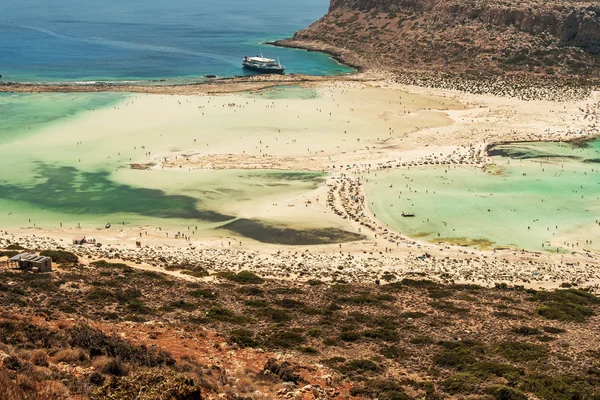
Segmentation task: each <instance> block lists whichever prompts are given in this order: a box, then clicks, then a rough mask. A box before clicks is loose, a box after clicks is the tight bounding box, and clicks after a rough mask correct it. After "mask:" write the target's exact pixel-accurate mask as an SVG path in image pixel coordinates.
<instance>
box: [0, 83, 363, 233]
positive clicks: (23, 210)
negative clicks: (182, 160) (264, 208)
mask: <svg viewBox="0 0 600 400" xmlns="http://www.w3.org/2000/svg"><path fill="white" fill-rule="evenodd" d="M303 93H304V94H306V93H305V92H304V91H302V90H300V89H298V90H293V91H292V93H290V94H289V95H290V96H298V95H300V94H303ZM126 97H127V95H112V94H103V93H87V94H76V95H74V94H64V95H63V94H45V93H44V94H24V95H9V94H7V95H2V96H0V111H2V112H3V113H6V115H7V116H8V117H7V118H0V229H1V228H5V229H6V228H25V227H36V228H50V229H56V228H59V227H62V228H76V227H79V226H80V227H81V228H84V229H95V228H102V227H104V225H105V224H106V223H111V224H113V225H115V226H119V227H123V226H124V227H140V226H153V227H161V228H164V229H169V230H175V231H186V232H187V229H188V227H190V226H191V227H193V229H192V230H195V231H197V232H202V231H204V232H208V235H216V234H219V235H221V234H225V235H227V234H231V233H235V234H238V235H242V236H247V237H250V238H254V239H256V240H260V241H266V242H273V243H286V244H294V243H300V242H301V243H305V244H311V243H323V242H329V241H331V242H338V241H342V242H343V241H347V240H354V239H356V238H355V237H353V236H352V234H349V233H347V232H344V231H341V230H339V229H335V228H333V229H329V228H328V227H323V226H322V225H318V224H316V225H314V229H313V228H311V226H310V224H308V225H307V228H308V229H305V228H302V230H296V229H295V228H294V227H293V226H289V223H288V225H286V224H278V223H277V221H276V220H275V221H271V220H269V221H265V220H261V219H260V218H258V219H247V218H249V217H246V218H240V217H239V215H240V212H241V211H243V210H245V209H247V208H250V209H253V207H255V204H262V203H261V202H265V203H266V204H270V203H273V202H277V201H279V200H278V199H280V198H281V197H282V196H283V197H284V198H287V197H294V196H297V195H300V194H305V193H307V192H309V191H311V190H313V189H315V188H316V187H318V186H319V185H320V184H321V183H322V182H323V174H321V173H312V172H294V171H271V170H269V171H260V170H258V171H255V170H252V171H250V170H248V171H236V170H217V171H215V170H202V171H194V173H188V171H179V170H154V171H140V170H133V169H130V168H129V167H128V164H127V163H126V162H122V161H123V160H117V159H112V158H110V157H108V158H107V157H104V156H102V155H101V154H97V153H98V152H101V150H100V149H99V147H98V146H101V145H102V142H103V141H107V140H108V141H110V140H114V138H112V139H111V137H110V136H106V135H103V131H102V130H98V129H95V130H94V128H95V127H92V126H90V130H94V133H91V132H86V131H85V129H86V126H85V125H82V128H81V132H80V134H79V136H76V137H71V136H65V137H60V135H61V130H60V127H61V126H62V125H63V124H65V121H69V120H73V121H72V123H74V124H77V123H78V118H79V117H82V116H83V115H82V114H85V113H93V112H94V111H93V110H96V109H98V108H101V107H107V106H108V107H109V106H111V104H114V103H116V102H118V101H122V100H124V99H125V98H126ZM119 104H120V105H119V107H120V106H122V104H123V103H122V102H121V103H119ZM68 123H69V122H67V124H68ZM52 125H54V126H52ZM46 128H51V129H46ZM96 128H97V127H96ZM132 135H133V133H132ZM63 136H64V135H63ZM92 136H93V137H94V138H96V137H99V140H100V142H97V145H96V146H95V147H92V148H90V147H89V146H88V147H85V146H83V145H82V146H79V145H78V144H77V143H79V141H90V140H92V139H91V137H92ZM41 143H45V145H43V144H41ZM90 151H92V152H94V153H93V154H92V153H90ZM123 157H125V156H124V155H123ZM123 157H122V158H123ZM245 207H246V208H245ZM205 234H206V233H205Z"/></svg>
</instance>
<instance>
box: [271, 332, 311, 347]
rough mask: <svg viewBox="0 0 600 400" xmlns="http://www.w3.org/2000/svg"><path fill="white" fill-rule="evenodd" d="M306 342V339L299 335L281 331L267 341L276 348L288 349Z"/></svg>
mask: <svg viewBox="0 0 600 400" xmlns="http://www.w3.org/2000/svg"><path fill="white" fill-rule="evenodd" d="M305 342H306V339H304V337H303V336H302V335H300V334H298V333H295V332H287V331H281V332H275V333H274V334H273V335H271V337H270V338H269V340H268V341H267V344H269V345H271V346H274V347H280V348H284V349H288V348H293V347H296V346H299V345H301V344H304V343H305Z"/></svg>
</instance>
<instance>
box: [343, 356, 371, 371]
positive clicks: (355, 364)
mask: <svg viewBox="0 0 600 400" xmlns="http://www.w3.org/2000/svg"><path fill="white" fill-rule="evenodd" d="M343 369H344V370H345V371H358V372H366V371H377V370H378V369H379V367H378V366H377V364H375V363H374V362H373V361H371V360H365V359H356V360H352V361H350V362H348V363H346V364H345V365H344V368H343Z"/></svg>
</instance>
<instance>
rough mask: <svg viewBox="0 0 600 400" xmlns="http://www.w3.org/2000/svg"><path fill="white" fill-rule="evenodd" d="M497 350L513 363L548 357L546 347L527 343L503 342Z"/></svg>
mask: <svg viewBox="0 0 600 400" xmlns="http://www.w3.org/2000/svg"><path fill="white" fill-rule="evenodd" d="M498 350H499V352H500V354H501V355H502V356H503V357H504V358H506V359H507V360H509V361H514V362H528V361H536V360H540V359H543V358H546V357H547V356H548V348H547V347H546V346H544V345H539V344H534V343H527V342H503V343H501V344H500V346H498Z"/></svg>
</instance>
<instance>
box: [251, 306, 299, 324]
mask: <svg viewBox="0 0 600 400" xmlns="http://www.w3.org/2000/svg"><path fill="white" fill-rule="evenodd" d="M258 314H259V315H261V316H263V317H267V318H269V319H270V320H271V321H273V322H286V321H291V320H292V317H291V316H290V314H288V313H287V312H285V311H284V310H278V309H276V308H271V307H265V308H262V309H260V310H258Z"/></svg>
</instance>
